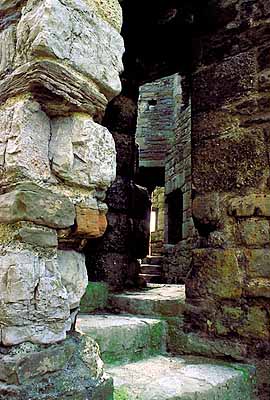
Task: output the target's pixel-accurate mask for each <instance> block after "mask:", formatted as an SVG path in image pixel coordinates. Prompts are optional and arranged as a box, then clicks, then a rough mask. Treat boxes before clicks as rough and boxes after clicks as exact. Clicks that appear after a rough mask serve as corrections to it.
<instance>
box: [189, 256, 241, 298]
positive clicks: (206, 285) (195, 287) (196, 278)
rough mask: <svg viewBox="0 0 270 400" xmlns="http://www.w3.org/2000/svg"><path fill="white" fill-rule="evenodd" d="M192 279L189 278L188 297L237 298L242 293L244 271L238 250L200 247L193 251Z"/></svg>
mask: <svg viewBox="0 0 270 400" xmlns="http://www.w3.org/2000/svg"><path fill="white" fill-rule="evenodd" d="M193 264H194V265H193V271H192V274H193V276H192V279H188V282H187V291H188V297H198V295H199V296H200V297H202V298H205V297H213V298H216V299H236V298H239V297H240V296H241V294H242V286H243V272H242V271H241V268H240V266H239V264H238V259H237V251H235V250H231V249H228V250H216V249H199V250H194V251H193Z"/></svg>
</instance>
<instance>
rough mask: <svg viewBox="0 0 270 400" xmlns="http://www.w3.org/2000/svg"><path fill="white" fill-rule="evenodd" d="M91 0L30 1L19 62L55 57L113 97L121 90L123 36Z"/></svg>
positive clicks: (20, 33) (19, 43)
mask: <svg viewBox="0 0 270 400" xmlns="http://www.w3.org/2000/svg"><path fill="white" fill-rule="evenodd" d="M87 3H88V2H87V1H82V0H64V1H63V0H62V1H60V0H53V1H52V0H44V1H42V2H35V3H34V4H33V2H32V1H28V4H27V6H26V7H25V8H24V9H23V13H22V18H21V20H20V22H19V24H18V27H17V45H16V48H17V56H16V61H15V65H16V66H21V65H23V64H25V63H27V62H29V61H33V60H37V59H38V58H41V57H47V58H52V59H54V60H55V61H56V62H59V63H65V64H66V66H67V67H69V68H72V69H75V70H76V71H78V72H79V73H81V74H83V75H84V76H86V77H88V78H89V79H90V80H92V81H93V82H95V83H96V84H97V85H98V86H99V88H100V90H101V92H102V93H104V94H105V96H106V97H107V98H108V99H111V98H112V97H114V96H116V95H117V94H119V92H120V91H121V82H120V78H119V73H120V72H121V71H122V70H123V64H122V55H123V52H124V46H123V39H122V38H121V36H120V34H119V33H118V32H117V31H116V30H115V29H113V28H112V26H110V25H109V24H108V23H106V22H105V21H103V20H102V19H101V18H100V17H99V16H98V15H96V14H95V13H94V12H93V11H94V10H93V8H91V7H90V5H89V4H87Z"/></svg>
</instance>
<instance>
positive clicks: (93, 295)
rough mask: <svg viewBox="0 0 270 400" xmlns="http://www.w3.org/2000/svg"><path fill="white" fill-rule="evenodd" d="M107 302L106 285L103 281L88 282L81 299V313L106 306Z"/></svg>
mask: <svg viewBox="0 0 270 400" xmlns="http://www.w3.org/2000/svg"><path fill="white" fill-rule="evenodd" d="M107 302H108V286H107V284H106V283H103V282H89V284H88V286H87V288H86V292H85V294H84V296H83V298H82V300H81V304H80V309H81V312H82V313H91V312H94V311H96V310H103V309H105V308H106V306H107Z"/></svg>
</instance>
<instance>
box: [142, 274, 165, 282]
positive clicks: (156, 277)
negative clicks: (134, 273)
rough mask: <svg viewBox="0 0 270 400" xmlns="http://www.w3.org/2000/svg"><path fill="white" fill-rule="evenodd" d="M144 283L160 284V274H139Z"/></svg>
mask: <svg viewBox="0 0 270 400" xmlns="http://www.w3.org/2000/svg"><path fill="white" fill-rule="evenodd" d="M139 276H140V277H141V278H143V279H144V280H145V282H146V283H162V277H161V275H160V274H139Z"/></svg>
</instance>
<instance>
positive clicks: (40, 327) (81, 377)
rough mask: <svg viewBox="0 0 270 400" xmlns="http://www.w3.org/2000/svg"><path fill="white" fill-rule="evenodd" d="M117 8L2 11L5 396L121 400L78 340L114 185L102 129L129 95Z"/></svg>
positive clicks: (1, 374) (0, 387) (47, 3)
mask: <svg viewBox="0 0 270 400" xmlns="http://www.w3.org/2000/svg"><path fill="white" fill-rule="evenodd" d="M121 24H122V15H121V8H120V5H119V4H118V1H117V0H110V1H106V2H102V1H98V0H4V1H1V4H0V121H1V122H0V129H1V134H0V309H1V311H0V399H9V400H13V399H20V400H24V399H25V400H30V399H31V400H34V399H36V400H37V399H66V398H72V399H111V398H112V397H111V396H112V394H111V392H112V385H111V382H110V381H107V380H106V379H105V378H104V375H103V367H102V362H101V360H100V358H99V353H98V349H97V346H96V344H95V343H94V342H93V341H91V339H89V338H87V339H86V338H85V337H83V336H80V335H79V334H76V333H72V327H73V324H74V320H75V318H76V314H77V312H78V306H79V302H80V299H81V297H82V295H83V294H84V290H85V288H86V285H87V282H88V278H87V272H86V267H85V258H84V255H83V248H84V246H85V244H86V242H87V240H88V239H91V238H97V237H100V236H102V235H103V233H104V231H105V229H106V225H107V221H106V211H107V206H106V204H105V203H104V199H105V193H106V190H107V188H108V187H109V186H110V185H111V183H112V182H113V180H114V179H115V173H116V153H115V145H114V140H113V137H112V136H111V134H110V132H109V131H108V130H107V129H106V128H104V127H102V126H101V125H99V124H98V122H99V121H100V120H101V118H102V117H103V114H104V111H105V108H106V105H107V103H108V101H110V100H111V99H112V98H113V97H114V96H116V95H117V94H118V93H119V92H120V90H121V83H120V80H119V73H120V72H121V70H122V55H123V51H124V46H123V40H122V38H121V36H120V34H119V31H120V29H121Z"/></svg>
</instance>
